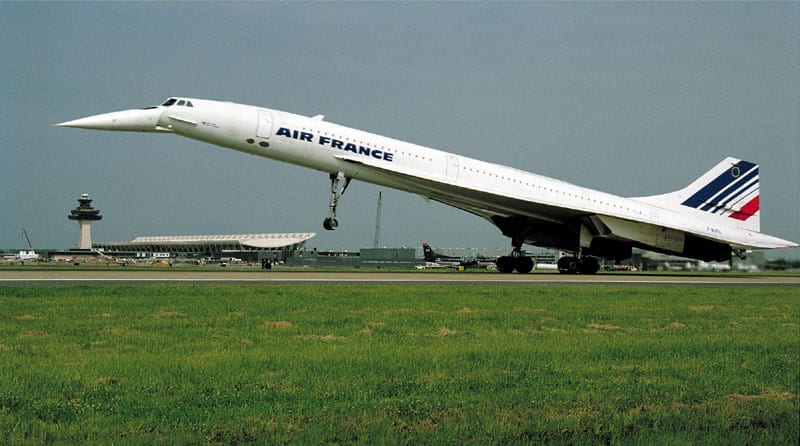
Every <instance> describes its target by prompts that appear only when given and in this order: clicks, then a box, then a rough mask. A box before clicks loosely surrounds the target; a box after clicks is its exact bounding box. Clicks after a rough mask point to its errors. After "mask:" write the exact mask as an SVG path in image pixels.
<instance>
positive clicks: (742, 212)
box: [730, 195, 758, 221]
mask: <svg viewBox="0 0 800 446" xmlns="http://www.w3.org/2000/svg"><path fill="white" fill-rule="evenodd" d="M756 212H758V195H756V197H755V198H753V199H752V200H750V201H748V202H747V204H745V205H744V206H742V208H741V209H739V210H738V211H736V212H734V213H733V214H731V216H730V217H731V218H735V219H737V220H742V221H745V220H747V219H748V218H750V217H752V216H753V215H755V213H756Z"/></svg>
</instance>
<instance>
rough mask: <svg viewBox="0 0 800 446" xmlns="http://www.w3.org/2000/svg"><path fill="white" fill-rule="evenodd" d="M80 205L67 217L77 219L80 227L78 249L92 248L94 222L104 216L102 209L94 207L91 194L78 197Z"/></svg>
mask: <svg viewBox="0 0 800 446" xmlns="http://www.w3.org/2000/svg"><path fill="white" fill-rule="evenodd" d="M78 203H79V204H78V207H77V208H75V209H73V210H71V211H69V215H68V216H67V218H69V219H70V220H77V221H78V226H79V228H80V232H79V237H78V249H92V222H93V221H97V220H100V219H102V218H103V216H102V215H100V210H99V209H95V208H93V207H92V204H91V203H92V199H91V198H89V194H83V195H81V197H80V198H78Z"/></svg>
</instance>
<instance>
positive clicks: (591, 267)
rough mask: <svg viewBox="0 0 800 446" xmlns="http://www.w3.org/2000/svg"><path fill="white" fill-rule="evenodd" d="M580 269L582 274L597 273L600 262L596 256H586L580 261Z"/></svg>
mask: <svg viewBox="0 0 800 446" xmlns="http://www.w3.org/2000/svg"><path fill="white" fill-rule="evenodd" d="M578 269H579V271H580V273H581V274H597V271H598V270H599V269H600V263H599V262H598V261H597V258H596V257H584V258H582V259H581V261H580V266H579V268H578Z"/></svg>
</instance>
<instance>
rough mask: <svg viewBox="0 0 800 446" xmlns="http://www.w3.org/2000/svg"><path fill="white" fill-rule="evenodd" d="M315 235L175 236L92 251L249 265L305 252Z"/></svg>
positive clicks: (139, 239) (141, 239)
mask: <svg viewBox="0 0 800 446" xmlns="http://www.w3.org/2000/svg"><path fill="white" fill-rule="evenodd" d="M314 236H316V234H315V233H313V232H305V233H280V234H230V235H174V236H169V235H168V236H150V237H136V238H135V239H133V240H132V241H130V242H111V243H95V244H93V248H94V249H96V250H98V251H100V252H103V253H106V254H109V255H113V256H115V257H131V258H150V257H172V258H174V257H185V258H224V257H235V258H239V259H242V260H244V261H248V262H259V261H261V260H262V259H270V260H281V261H283V260H286V258H287V257H290V256H292V254H293V253H294V252H295V251H299V250H303V249H305V245H306V242H307V241H308V240H309V239H311V238H312V237H314Z"/></svg>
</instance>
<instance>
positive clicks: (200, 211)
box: [0, 2, 800, 257]
mask: <svg viewBox="0 0 800 446" xmlns="http://www.w3.org/2000/svg"><path fill="white" fill-rule="evenodd" d="M0 56H2V59H1V60H2V63H1V64H0V118H1V119H2V122H3V123H4V125H3V126H2V127H0V135H2V139H3V143H2V146H0V178H2V184H3V192H4V193H2V194H0V248H6V249H12V248H21V247H24V246H25V245H26V242H25V239H24V236H23V235H22V228H23V227H24V228H26V230H27V232H28V234H29V235H30V237H31V241H32V242H33V244H34V247H36V248H70V247H74V246H75V245H76V243H77V238H78V226H77V223H76V222H74V221H70V220H68V219H67V214H68V213H69V211H70V209H72V208H74V207H75V206H76V205H77V201H76V200H77V198H78V197H79V196H80V195H81V194H82V193H88V194H90V195H91V197H92V198H93V199H94V202H93V203H92V204H93V205H94V206H95V207H96V208H98V209H100V211H101V214H102V215H103V219H102V220H101V221H98V222H95V223H94V224H93V226H92V237H93V240H94V241H95V242H99V241H106V242H110V241H129V240H132V239H133V238H135V237H137V236H146V235H201V234H239V233H272V232H315V233H317V236H316V237H315V238H313V239H312V240H310V241H309V243H308V247H309V248H311V247H316V248H318V249H322V250H325V249H331V250H357V249H359V248H362V247H369V246H372V244H373V238H374V234H375V215H376V205H377V196H378V191H379V190H380V191H382V195H383V200H382V201H383V204H382V218H381V233H380V245H381V246H388V247H399V246H408V247H418V246H419V245H420V244H421V243H422V242H423V241H427V242H429V243H430V244H431V245H433V246H440V247H450V248H467V247H470V248H480V249H485V250H495V249H496V250H500V251H502V253H506V252H510V248H511V246H510V241H509V240H508V239H507V238H506V237H504V236H502V234H500V231H499V230H498V229H497V228H495V227H494V226H492V225H491V224H490V223H488V222H487V221H484V220H481V219H479V218H476V217H474V216H472V215H470V214H467V213H464V212H462V211H458V210H456V209H452V208H449V207H447V206H445V205H443V204H440V203H436V202H427V201H425V200H423V199H422V198H421V197H419V196H415V195H412V194H408V193H405V192H400V191H395V190H391V189H385V188H379V187H378V186H374V185H370V184H367V183H360V182H353V183H352V184H351V185H350V187H349V189H348V190H347V193H346V194H345V195H344V197H343V198H342V201H341V202H340V205H339V212H338V220H339V225H340V226H339V229H338V230H337V231H334V232H328V231H325V230H324V229H322V220H323V218H325V217H326V216H327V205H328V200H329V180H328V178H327V175H325V174H322V173H320V172H317V171H313V170H308V169H304V168H301V167H296V166H292V165H288V164H283V163H280V162H276V161H272V160H269V159H266V158H258V157H254V156H252V155H247V154H243V153H239V152H235V151H231V150H227V149H222V148H219V147H216V146H213V145H209V144H205V143H201V142H197V141H192V140H189V139H185V138H181V137H178V136H174V135H154V134H138V133H118V132H94V131H87V130H79V129H69V128H61V127H54V126H53V124H55V123H59V122H63V121H68V120H72V119H76V118H80V117H84V116H89V115H94V114H98V113H104V112H110V111H116V110H124V109H130V108H139V107H145V106H149V105H155V104H159V103H161V102H162V101H163V100H164V99H165V98H167V97H170V96H189V97H196V98H207V99H216V100H226V101H233V102H239V103H244V104H251V105H258V106H263V107H268V108H274V109H279V110H285V111H289V112H293V113H298V114H303V115H308V116H313V115H317V114H324V115H326V120H328V121H330V122H335V123H337V124H342V125H346V126H349V127H355V128H359V129H363V130H366V131H370V132H373V133H378V134H382V135H386V136H389V137H393V138H397V139H401V140H405V141H409V142H413V143H417V144H421V145H425V146H428V147H433V148H437V149H441V150H446V151H450V152H454V153H458V154H461V155H465V156H469V157H472V158H478V159H481V160H485V161H490V162H494V163H499V164H504V165H510V166H514V167H517V168H520V169H523V170H528V171H532V172H535V173H538V174H542V175H546V176H550V177H555V178H559V179H562V180H566V181H569V182H572V183H575V184H578V185H581V186H586V187H590V188H593V189H599V190H603V191H606V192H611V193H614V194H618V195H622V196H642V195H654V194H660V193H665V192H670V191H673V190H677V189H680V188H682V187H684V186H686V185H688V184H689V183H691V182H692V181H693V180H694V179H695V178H697V177H698V176H700V175H701V174H702V173H704V172H705V171H706V170H708V169H709V168H711V167H712V166H714V165H715V164H717V163H718V162H719V161H721V160H722V159H723V158H725V157H726V156H734V157H738V158H742V159H745V160H748V161H753V162H756V163H758V164H760V174H761V180H760V181H761V182H760V186H761V230H762V232H765V233H767V234H770V235H774V236H777V237H781V238H784V239H789V240H793V241H800V217H799V214H800V212H799V211H798V208H799V207H800V204H798V203H800V198H798V197H800V184H799V182H798V172H800V161H798V159H799V158H800V155H798V151H799V150H800V3H796V2H791V3H761V2H759V3H742V2H730V3H727V2H725V3H717V2H712V3H694V2H679V3H672V2H669V3H652V2H643V3H637V2H621V3H606V2H600V3H586V2H575V3H571V2H568V3H562V2H552V3H551V2H545V3H539V2H533V3H526V2H523V3H518V2H512V3H496V2H491V3H489V2H487V3H482V2H477V3H472V2H470V3H459V2H443V3H429V2H419V3H418V2H412V3H391V2H390V3H384V2H380V3H377V2H376V3H373V2H356V3H338V2H337V3H328V2H312V3H294V2H292V3H283V2H280V3H272V2H267V3H260V2H256V3H254V2H241V3H216V2H200V3H186V2H175V3H159V2H141V3H140V2H130V3H128V2H126V3H102V2H100V3H97V2H90V3H73V2H67V3H62V2H57V3H49V2H45V3H35V2H21V3H15V2H0ZM785 255H788V256H790V257H792V256H795V257H800V252H798V250H796V249H795V250H788V251H783V252H782V253H781V256H785Z"/></svg>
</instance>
